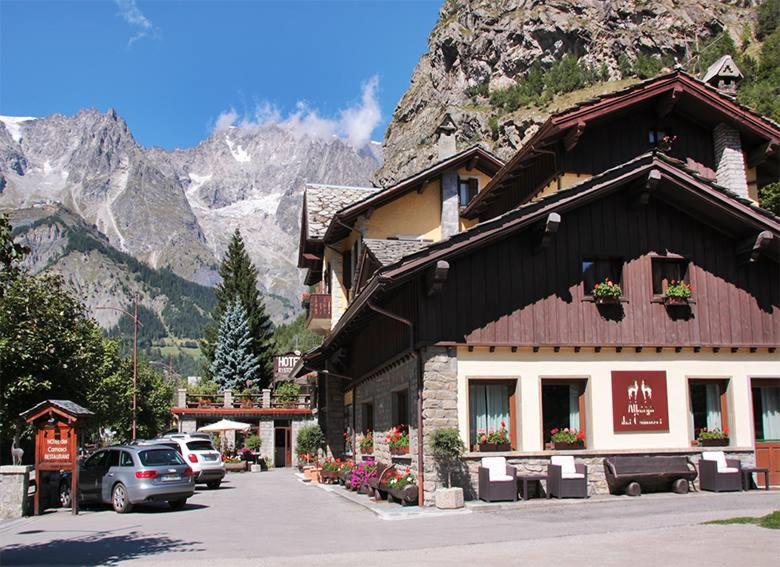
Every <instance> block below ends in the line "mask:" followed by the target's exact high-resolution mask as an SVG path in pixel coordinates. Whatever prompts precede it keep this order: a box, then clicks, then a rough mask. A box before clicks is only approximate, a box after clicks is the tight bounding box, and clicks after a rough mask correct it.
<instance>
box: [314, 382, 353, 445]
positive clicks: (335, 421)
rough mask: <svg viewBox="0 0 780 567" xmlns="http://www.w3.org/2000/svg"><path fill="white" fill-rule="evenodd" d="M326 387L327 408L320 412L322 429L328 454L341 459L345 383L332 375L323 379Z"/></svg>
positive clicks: (323, 385)
mask: <svg viewBox="0 0 780 567" xmlns="http://www.w3.org/2000/svg"><path fill="white" fill-rule="evenodd" d="M321 384H322V387H324V390H325V392H324V398H325V404H326V405H325V407H324V408H323V410H324V411H323V410H320V415H319V422H320V427H322V430H323V431H324V432H325V438H326V439H327V443H328V446H327V452H328V454H329V455H330V456H332V457H341V456H342V455H343V454H344V431H345V430H346V425H347V424H346V423H345V422H344V381H343V379H341V378H336V377H335V376H332V375H325V376H324V377H322V378H321Z"/></svg>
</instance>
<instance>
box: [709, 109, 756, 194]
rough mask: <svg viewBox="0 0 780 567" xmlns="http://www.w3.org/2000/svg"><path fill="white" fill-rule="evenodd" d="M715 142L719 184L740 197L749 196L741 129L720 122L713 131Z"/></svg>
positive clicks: (716, 178) (716, 177) (716, 176)
mask: <svg viewBox="0 0 780 567" xmlns="http://www.w3.org/2000/svg"><path fill="white" fill-rule="evenodd" d="M712 137H713V141H714V143H715V166H716V173H715V180H716V181H717V183H718V185H722V186H723V187H725V188H726V189H730V190H731V191H733V192H734V193H736V194H737V195H739V196H740V197H745V198H746V199H747V198H748V186H747V175H746V174H745V157H744V155H743V154H742V142H741V140H740V137H739V131H738V130H737V129H736V128H734V127H733V126H729V125H728V124H724V123H722V122H721V123H720V124H718V125H717V126H715V129H714V130H713V131H712Z"/></svg>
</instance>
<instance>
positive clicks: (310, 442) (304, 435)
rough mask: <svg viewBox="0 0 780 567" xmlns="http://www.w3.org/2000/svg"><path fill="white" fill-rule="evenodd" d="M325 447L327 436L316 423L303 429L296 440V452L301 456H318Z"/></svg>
mask: <svg viewBox="0 0 780 567" xmlns="http://www.w3.org/2000/svg"><path fill="white" fill-rule="evenodd" d="M323 447H325V434H324V433H323V432H322V429H321V428H320V426H319V425H317V424H316V423H315V424H313V425H307V426H305V427H301V429H300V430H299V431H298V436H297V437H296V438H295V450H296V451H297V452H298V454H299V455H316V454H317V451H319V449H321V448H323Z"/></svg>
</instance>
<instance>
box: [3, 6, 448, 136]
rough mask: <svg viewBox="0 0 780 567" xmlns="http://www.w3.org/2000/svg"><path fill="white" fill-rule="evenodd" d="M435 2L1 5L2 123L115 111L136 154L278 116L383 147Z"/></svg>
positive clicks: (424, 44)
mask: <svg viewBox="0 0 780 567" xmlns="http://www.w3.org/2000/svg"><path fill="white" fill-rule="evenodd" d="M439 7H440V1H439V0H432V1H417V2H411V1H403V2H401V1H396V2H372V1H368V0H366V1H362V2H346V1H340V2H337V1H325V0H322V1H318V2H303V1H286V2H271V1H260V0H254V1H252V0H248V1H233V2H217V1H168V0H156V1H155V0H116V1H115V0H94V1H89V0H80V1H67V0H66V1H54V2H49V1H41V0H23V1H20V0H0V114H3V115H13V116H36V117H38V116H45V115H48V114H52V113H55V112H58V113H64V114H72V113H75V112H77V111H78V110H79V109H80V108H84V107H95V108H98V109H100V110H107V109H108V108H110V107H113V108H115V109H116V110H117V112H119V114H120V115H121V116H122V117H124V118H125V120H127V122H128V124H129V126H130V128H131V130H132V131H133V134H134V135H135V137H136V139H137V140H138V141H139V142H140V143H141V144H144V145H156V146H162V147H166V148H173V147H187V146H192V145H195V144H196V143H197V142H198V141H200V140H201V139H203V138H204V137H206V136H207V135H208V133H209V132H210V131H211V130H212V129H213V128H214V127H215V125H220V126H224V125H226V124H228V123H241V122H245V123H246V122H263V121H284V122H287V123H288V124H293V125H295V126H299V127H302V128H307V129H309V130H314V131H317V132H320V133H323V132H330V133H336V134H338V135H340V136H342V137H344V138H348V139H350V140H353V141H354V142H355V143H358V144H359V143H363V142H364V140H365V139H366V138H367V137H369V136H370V137H371V138H372V139H381V137H382V136H383V134H384V130H385V127H386V126H387V122H388V120H389V119H390V116H391V115H392V112H393V109H394V108H395V105H396V104H397V102H398V100H399V99H400V97H401V95H402V94H403V92H404V91H405V90H406V88H407V87H408V86H409V80H410V78H411V74H412V70H413V69H414V66H415V64H416V63H417V60H418V59H419V57H420V55H421V54H422V53H424V52H425V51H426V49H427V38H428V34H429V33H430V30H431V29H432V28H433V26H434V24H435V23H436V19H437V17H438V12H439Z"/></svg>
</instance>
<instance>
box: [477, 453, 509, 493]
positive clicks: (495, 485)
mask: <svg viewBox="0 0 780 567" xmlns="http://www.w3.org/2000/svg"><path fill="white" fill-rule="evenodd" d="M479 499H480V500H484V501H486V502H494V501H496V500H513V501H517V469H515V467H513V466H511V465H507V464H506V459H505V458H504V457H482V465H481V466H480V467H479Z"/></svg>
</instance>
